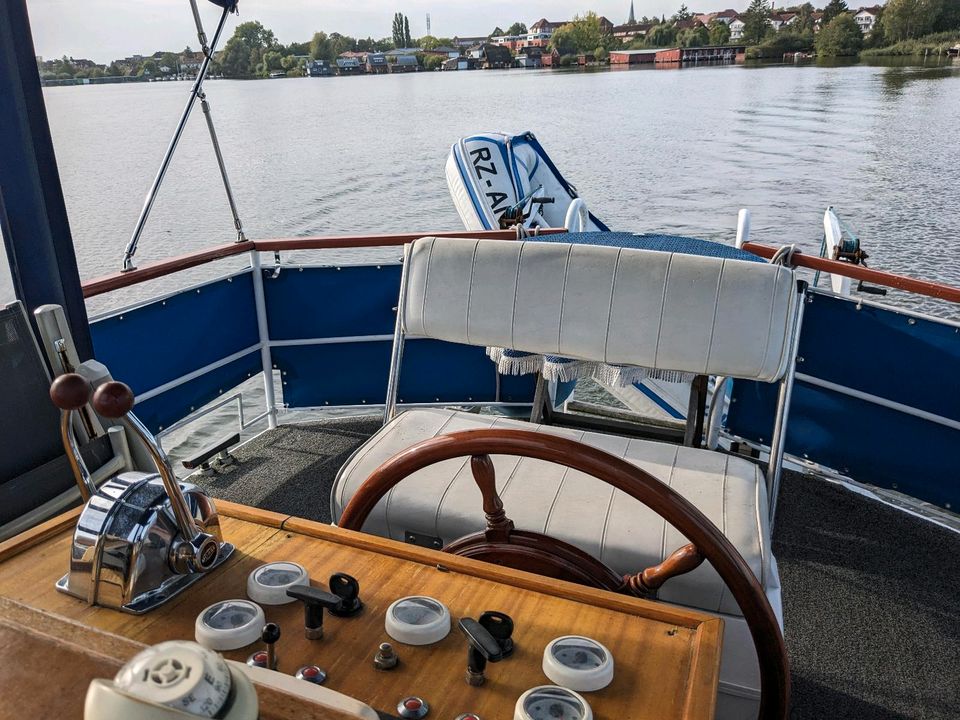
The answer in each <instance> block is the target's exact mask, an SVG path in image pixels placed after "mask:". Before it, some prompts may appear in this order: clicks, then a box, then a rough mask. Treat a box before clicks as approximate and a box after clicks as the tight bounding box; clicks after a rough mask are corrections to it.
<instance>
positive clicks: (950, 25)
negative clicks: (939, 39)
mask: <svg viewBox="0 0 960 720" xmlns="http://www.w3.org/2000/svg"><path fill="white" fill-rule="evenodd" d="M940 5H941V7H940V12H939V13H938V15H937V18H936V19H935V20H934V21H933V31H934V32H949V31H950V30H960V0H942V2H941V4H940Z"/></svg>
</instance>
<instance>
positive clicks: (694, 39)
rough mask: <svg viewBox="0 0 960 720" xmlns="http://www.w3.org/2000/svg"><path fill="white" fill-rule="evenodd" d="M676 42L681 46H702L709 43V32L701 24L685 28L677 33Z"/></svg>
mask: <svg viewBox="0 0 960 720" xmlns="http://www.w3.org/2000/svg"><path fill="white" fill-rule="evenodd" d="M677 42H678V43H679V44H680V45H681V46H682V47H703V46H704V45H709V44H710V32H709V31H708V30H707V28H706V27H705V26H703V25H699V26H697V27H695V28H685V29H683V30H681V31H680V32H679V33H677Z"/></svg>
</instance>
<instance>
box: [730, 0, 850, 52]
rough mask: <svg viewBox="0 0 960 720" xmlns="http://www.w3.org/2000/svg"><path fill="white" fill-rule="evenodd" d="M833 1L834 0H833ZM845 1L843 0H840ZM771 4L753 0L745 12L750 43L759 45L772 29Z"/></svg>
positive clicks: (745, 40) (745, 31) (747, 35)
mask: <svg viewBox="0 0 960 720" xmlns="http://www.w3.org/2000/svg"><path fill="white" fill-rule="evenodd" d="M831 1H833V0H831ZM839 1H840V2H843V0H839ZM769 17H770V6H769V5H767V2H766V0H751V2H750V7H748V8H747V11H746V12H745V13H743V15H742V18H741V19H742V20H743V40H744V42H746V43H748V44H750V45H758V44H759V43H760V42H761V41H762V40H763V38H764V37H765V36H766V34H767V32H768V31H769V30H771V29H772V28H771V27H770V23H769V22H768V19H769Z"/></svg>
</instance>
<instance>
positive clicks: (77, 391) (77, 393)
mask: <svg viewBox="0 0 960 720" xmlns="http://www.w3.org/2000/svg"><path fill="white" fill-rule="evenodd" d="M50 399H51V400H53V404H54V405H56V406H57V407H58V408H60V409H61V410H68V411H69V410H79V409H80V408H82V407H83V406H84V405H86V404H87V403H88V402H90V383H88V382H87V381H86V380H85V379H84V378H83V377H82V376H81V375H77V373H66V374H65V375H60V376H59V377H57V379H56V380H54V381H53V383H52V384H51V385H50Z"/></svg>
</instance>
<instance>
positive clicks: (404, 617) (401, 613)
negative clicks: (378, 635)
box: [384, 595, 450, 645]
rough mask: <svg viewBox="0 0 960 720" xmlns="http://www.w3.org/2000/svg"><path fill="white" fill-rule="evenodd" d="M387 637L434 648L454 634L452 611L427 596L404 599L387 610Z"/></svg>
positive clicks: (385, 623)
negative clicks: (451, 618) (450, 634)
mask: <svg viewBox="0 0 960 720" xmlns="http://www.w3.org/2000/svg"><path fill="white" fill-rule="evenodd" d="M384 626H385V628H386V631H387V635H389V636H390V637H392V638H393V639H394V640H396V641H397V642H401V643H405V644H406V645H432V644H433V643H436V642H440V641H441V640H443V639H444V638H445V637H446V636H447V635H448V634H449V633H450V611H449V610H447V606H446V605H444V604H443V603H442V602H440V601H439V600H434V599H433V598H431V597H426V596H423V595H418V596H412V597H405V598H400V599H399V600H397V601H395V602H394V603H393V604H391V605H390V607H389V608H387V616H386V619H385V620H384Z"/></svg>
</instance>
